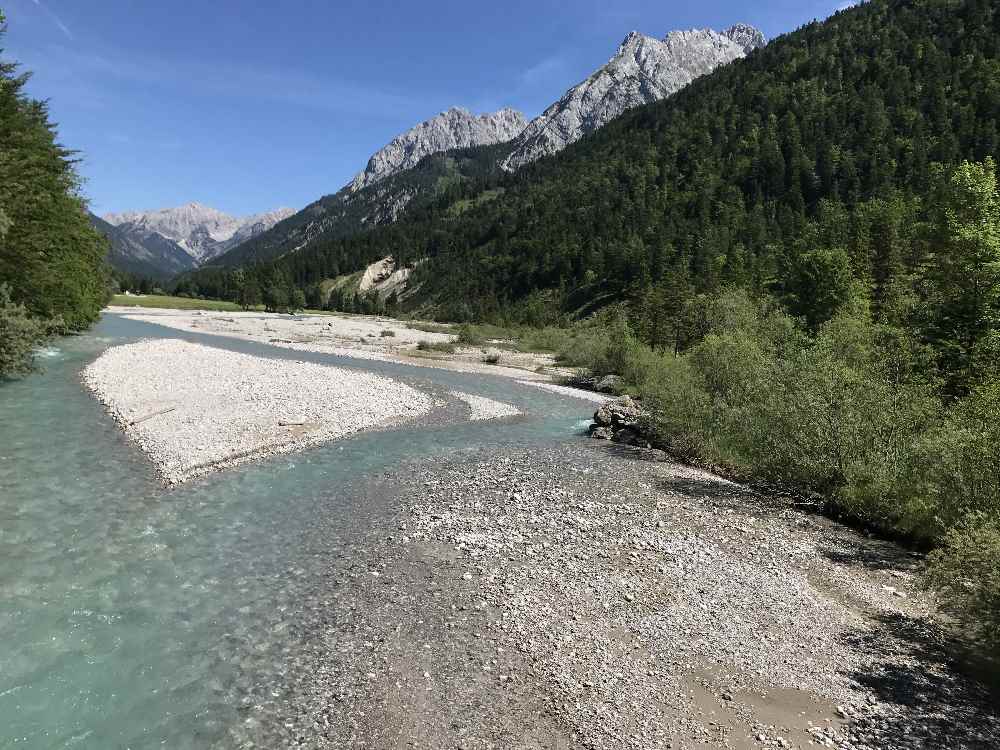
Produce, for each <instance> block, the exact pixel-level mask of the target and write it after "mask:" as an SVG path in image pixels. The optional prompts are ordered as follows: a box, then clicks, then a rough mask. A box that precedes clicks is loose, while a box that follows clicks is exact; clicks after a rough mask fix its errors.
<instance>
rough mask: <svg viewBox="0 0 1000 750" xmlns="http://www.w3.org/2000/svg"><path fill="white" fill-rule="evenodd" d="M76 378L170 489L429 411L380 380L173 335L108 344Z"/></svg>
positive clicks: (414, 395)
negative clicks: (176, 484)
mask: <svg viewBox="0 0 1000 750" xmlns="http://www.w3.org/2000/svg"><path fill="white" fill-rule="evenodd" d="M83 380H84V382H85V383H86V385H87V386H88V387H89V388H90V389H91V390H92V391H93V392H94V393H95V394H96V396H97V397H98V398H99V399H100V400H101V402H102V403H104V404H105V405H106V406H107V408H108V411H109V412H110V413H111V414H112V415H113V416H114V418H115V420H116V421H117V422H118V424H119V425H120V426H121V427H122V429H123V430H124V431H125V433H126V435H128V436H129V437H130V438H131V439H132V440H134V441H135V442H136V443H137V444H138V445H139V447H140V448H141V449H142V450H143V451H144V452H145V453H146V455H147V456H149V458H150V459H151V460H152V461H153V463H154V464H155V465H156V467H157V469H158V470H159V472H160V474H161V475H162V476H163V478H164V479H165V480H166V481H167V482H169V483H171V484H174V483H178V482H183V481H186V480H188V479H191V478H192V477H196V476H199V475H201V474H205V473H208V472H210V471H215V470H219V469H222V468H226V467H230V466H234V465H236V464H239V463H244V462H247V461H252V460H255V459H258V458H261V457H263V456H266V455H269V454H273V453H287V452H290V451H294V450H298V449H301V448H304V447H306V446H309V445H315V444H317V443H321V442H325V441H328V440H334V439H336V438H340V437H344V436H345V435H350V434H352V433H356V432H359V431H361V430H366V429H371V428H375V427H388V426H394V425H399V424H402V423H404V422H406V421H408V420H410V419H413V418H415V417H418V416H420V415H422V414H424V413H426V412H428V411H430V409H431V407H432V405H433V402H432V399H431V398H430V397H429V396H428V395H427V394H425V393H423V392H421V391H418V390H417V389H415V388H412V387H410V386H408V385H406V384H404V383H400V382H398V381H395V380H392V379H390V378H386V377H383V376H380V375H374V374H371V373H362V372H357V371H354V370H347V369H343V368H339V367H328V366H324V365H316V364H310V363H306V362H295V361H290V360H279V359H268V358H266V357H256V356H252V355H248V354H239V353H236V352H230V351H224V350H222V349H215V348H212V347H208V346H202V345H199V344H192V343H189V342H186V341H179V340H176V339H159V340H147V341H140V342H137V343H134V344H125V345H122V346H115V347H112V348H110V349H108V350H107V351H106V352H104V353H103V354H102V355H101V356H100V357H98V358H97V359H96V360H95V361H94V362H93V363H91V364H90V365H89V366H88V367H87V368H86V369H84V371H83Z"/></svg>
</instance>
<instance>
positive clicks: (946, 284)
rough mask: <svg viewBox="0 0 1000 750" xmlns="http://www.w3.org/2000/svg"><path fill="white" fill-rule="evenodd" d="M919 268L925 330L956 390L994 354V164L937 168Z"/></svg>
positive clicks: (999, 200) (999, 265)
mask: <svg viewBox="0 0 1000 750" xmlns="http://www.w3.org/2000/svg"><path fill="white" fill-rule="evenodd" d="M930 214H931V217H932V223H931V225H930V228H929V232H928V235H929V236H928V242H929V253H928V255H929V258H928V262H927V266H928V270H927V274H926V290H927V295H926V297H927V315H926V330H927V333H928V338H929V339H930V340H931V341H932V342H933V343H934V346H935V348H936V349H937V350H938V352H939V354H940V357H941V364H942V367H943V369H944V370H945V371H947V372H948V373H949V385H950V388H951V390H952V392H955V393H962V392H964V391H966V390H967V389H968V387H969V386H970V384H972V383H974V382H975V381H976V379H977V376H978V374H979V371H980V370H981V369H982V367H984V366H988V365H989V363H990V361H996V356H997V354H998V351H997V349H996V348H995V338H994V334H995V333H996V332H997V331H998V330H1000V193H998V192H997V179H996V169H995V164H994V162H993V160H992V159H987V161H986V163H985V164H969V163H967V162H966V163H963V164H962V165H961V166H960V167H959V168H958V169H957V170H955V171H954V173H952V174H948V173H945V172H944V171H943V170H938V174H937V175H936V179H935V189H934V192H933V194H932V199H931V206H930Z"/></svg>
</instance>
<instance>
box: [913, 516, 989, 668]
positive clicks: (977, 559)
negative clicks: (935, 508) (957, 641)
mask: <svg viewBox="0 0 1000 750" xmlns="http://www.w3.org/2000/svg"><path fill="white" fill-rule="evenodd" d="M925 583H926V584H927V585H928V586H929V587H931V588H933V589H934V590H935V591H937V593H938V595H939V596H940V598H941V603H942V604H943V605H944V607H945V608H946V609H948V610H950V611H951V612H953V613H954V614H955V615H957V616H958V617H959V618H960V619H961V620H962V621H963V622H965V623H966V624H967V625H968V626H969V627H970V629H971V630H972V631H973V632H974V633H975V634H976V635H978V636H979V637H980V638H982V639H983V641H984V642H985V643H986V644H987V645H988V646H989V647H990V648H991V649H992V650H993V651H995V652H997V653H1000V514H998V512H997V511H996V509H995V510H994V513H992V514H986V513H972V514H970V515H968V516H966V517H965V518H964V519H963V520H962V522H961V523H959V524H958V525H957V526H956V527H955V528H953V529H951V530H950V531H949V532H948V533H947V534H945V536H944V540H943V543H942V544H941V546H940V548H938V549H936V550H934V552H932V553H931V554H930V557H929V558H928V568H927V574H926V578H925Z"/></svg>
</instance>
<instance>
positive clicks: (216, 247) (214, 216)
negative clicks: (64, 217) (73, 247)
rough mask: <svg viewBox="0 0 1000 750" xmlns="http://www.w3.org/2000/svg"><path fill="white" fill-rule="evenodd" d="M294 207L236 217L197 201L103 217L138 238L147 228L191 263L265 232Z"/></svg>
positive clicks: (148, 231) (285, 216)
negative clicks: (171, 242)
mask: <svg viewBox="0 0 1000 750" xmlns="http://www.w3.org/2000/svg"><path fill="white" fill-rule="evenodd" d="M294 213H295V211H294V210H293V209H291V208H279V209H275V210H274V211H268V212H266V213H262V214H256V215H254V216H245V217H237V216H230V215H229V214H226V213H223V212H222V211H218V210H216V209H214V208H211V207H209V206H203V205H201V204H200V203H188V204H186V205H183V206H178V207H176V208H161V209H157V210H155V211H126V212H124V213H118V214H108V215H107V216H105V217H104V220H105V221H107V222H108V223H109V224H112V225H114V226H116V227H118V229H119V230H120V231H121V232H122V233H123V234H125V235H126V236H132V237H135V238H140V237H143V236H146V235H148V234H149V233H151V232H155V233H156V234H159V235H161V236H162V237H166V238H167V239H169V240H172V241H173V242H176V243H177V245H179V246H180V247H181V248H182V249H183V250H184V252H186V253H187V254H188V255H189V256H191V258H192V259H193V260H194V262H195V264H198V265H200V264H201V263H206V262H208V261H210V260H212V259H213V258H216V257H218V256H219V255H221V254H222V253H224V252H226V251H227V250H229V249H230V248H232V247H234V246H235V245H237V244H239V243H240V242H243V241H244V240H246V239H249V238H250V237H252V236H254V235H256V234H259V233H261V232H265V231H267V230H268V229H270V228H271V227H273V226H274V225H275V224H277V223H278V222H279V221H281V220H282V219H286V218H288V217H289V216H291V215H292V214H294Z"/></svg>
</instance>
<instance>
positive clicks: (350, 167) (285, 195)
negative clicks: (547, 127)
mask: <svg viewBox="0 0 1000 750" xmlns="http://www.w3.org/2000/svg"><path fill="white" fill-rule="evenodd" d="M840 4H841V3H840V2H838V0H822V1H821V2H816V3H812V2H811V0H806V2H801V1H800V0H770V1H768V2H765V3H763V4H760V3H758V4H755V5H748V4H746V3H740V2H735V0H702V2H700V3H688V2H674V1H672V0H659V1H655V0H649V1H647V0H625V1H623V2H611V3H609V2H607V1H606V0H604V1H601V0H577V1H576V2H572V3H566V2H555V1H553V0H531V1H530V2H524V1H522V0H507V1H506V2H499V3H498V2H491V3H476V2H469V1H466V2H457V1H453V0H434V1H432V0H425V2H420V3H401V2H396V3H394V2H387V1H385V0H368V1H367V2H364V1H362V0H358V1H355V0H341V1H340V2H320V1H319V0H314V1H309V0H297V1H291V0H289V1H287V2H281V3H259V2H251V1H249V0H247V1H245V2H237V0H213V1H212V2H206V1H205V0H197V1H194V0H173V1H171V2H156V1H155V0H99V2H81V1H80V0H0V8H3V9H4V11H5V12H6V14H7V17H8V33H7V36H6V38H5V39H4V40H3V41H2V42H0V45H2V46H3V48H4V52H3V56H4V57H5V58H7V59H14V60H17V61H19V62H21V63H22V64H23V65H24V67H25V68H26V69H28V70H31V71H33V72H34V77H33V79H32V81H31V83H30V85H29V92H30V93H31V94H32V95H34V96H36V97H38V98H46V99H49V100H50V102H51V103H50V108H51V113H52V117H53V119H54V120H55V121H56V122H57V123H58V125H59V132H60V139H61V141H62V142H63V143H64V144H66V145H67V146H69V147H71V148H75V149H78V150H79V151H80V152H81V153H80V156H81V158H82V162H81V165H80V171H81V173H82V175H83V176H84V178H85V180H86V184H85V187H84V192H85V193H86V195H87V196H88V197H89V198H90V199H91V202H92V209H93V210H94V211H95V212H97V213H105V212H108V211H118V210H124V209H144V208H157V207H163V206H172V205H180V204H182V203H186V202H188V201H192V200H194V201H199V202H201V203H205V204H207V205H211V206H214V207H216V208H219V209H221V210H223V211H228V212H231V213H235V214H241V215H242V214H249V213H255V212H258V211H262V210H266V209H269V208H274V207H276V206H292V207H293V208H300V207H302V206H304V205H305V204H307V203H309V202H310V201H312V200H315V199H316V198H318V197H319V196H321V195H324V194H326V193H331V192H334V191H336V190H337V189H338V188H339V187H341V186H342V185H344V184H345V183H346V182H347V181H348V180H349V179H350V177H351V176H352V175H353V174H354V173H355V172H357V171H358V170H359V169H361V168H362V167H363V166H364V164H365V161H366V160H367V158H368V156H369V155H370V154H371V153H372V152H373V151H375V150H376V149H378V148H379V147H381V146H382V145H384V144H385V143H386V142H387V141H389V140H390V139H391V138H392V137H393V136H394V135H395V134H396V133H398V132H400V131H402V130H406V129H407V128H409V127H411V126H412V125H414V124H415V123H417V122H420V121H421V120H424V119H427V118H428V117H431V116H433V115H434V114H436V113H437V112H440V111H441V110H443V109H446V108H448V107H449V106H452V105H459V106H464V107H467V108H469V109H471V110H473V111H475V112H481V111H488V110H494V109H497V108H499V107H502V106H513V107H516V108H517V109H520V110H521V111H523V112H524V113H525V114H526V115H527V116H528V117H532V116H534V115H537V114H538V113H539V112H541V110H542V109H544V108H545V106H547V105H548V104H550V103H551V102H552V101H554V100H555V99H557V98H558V97H559V96H560V95H561V94H562V93H563V92H564V91H565V90H566V89H567V88H568V87H569V86H571V85H573V84H574V83H576V82H578V81H579V80H581V79H582V78H584V77H586V76H587V75H588V74H589V73H590V72H591V71H592V70H593V69H594V68H596V67H598V66H600V65H602V64H603V63H604V62H606V61H607V59H608V58H609V57H610V56H611V55H612V54H613V52H614V50H615V48H616V47H617V45H618V44H619V43H620V42H621V40H622V39H623V38H624V37H625V35H626V34H627V33H628V32H629V31H631V30H633V29H634V30H638V31H641V32H642V33H645V34H649V35H651V36H663V35H664V34H665V33H666V32H667V31H669V30H671V29H678V28H693V27H699V28H700V27H706V26H708V27H712V28H716V29H721V28H725V27H726V26H729V25H731V24H733V23H735V22H737V21H745V22H747V23H751V24H753V25H755V26H757V27H758V28H760V29H761V30H763V31H764V33H765V34H766V35H767V36H768V37H769V38H773V37H774V36H776V35H778V34H781V33H783V32H786V31H790V30H792V29H794V28H796V27H798V26H800V25H802V24H803V23H806V22H808V21H810V20H812V19H813V18H823V17H825V16H827V15H829V14H830V13H831V12H833V11H834V10H835V9H836V7H837V6H838V5H840Z"/></svg>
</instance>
